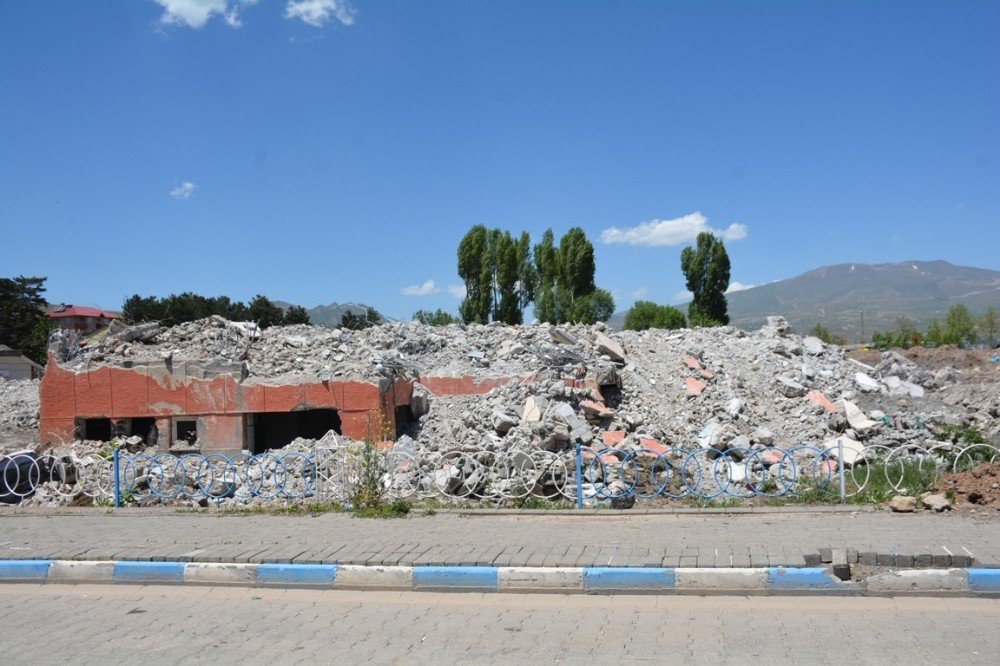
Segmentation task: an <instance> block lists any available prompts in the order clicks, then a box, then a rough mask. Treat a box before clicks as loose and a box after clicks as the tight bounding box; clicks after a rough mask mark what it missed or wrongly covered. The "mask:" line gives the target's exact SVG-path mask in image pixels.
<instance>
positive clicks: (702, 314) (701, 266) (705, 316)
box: [681, 232, 729, 326]
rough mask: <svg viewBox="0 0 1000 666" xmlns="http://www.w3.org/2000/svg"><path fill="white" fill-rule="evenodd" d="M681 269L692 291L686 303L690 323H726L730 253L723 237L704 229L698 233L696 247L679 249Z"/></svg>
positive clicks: (703, 324)
mask: <svg viewBox="0 0 1000 666" xmlns="http://www.w3.org/2000/svg"><path fill="white" fill-rule="evenodd" d="M681 270H683V271H684V278H685V280H686V283H687V288H688V291H690V292H691V294H692V298H691V304H690V305H688V319H689V320H690V322H691V325H692V326H721V325H725V324H728V323H729V314H728V312H727V307H728V306H727V303H726V289H728V288H729V255H728V254H727V253H726V248H725V245H723V243H722V240H720V239H718V238H716V237H715V236H714V235H712V234H710V233H707V232H702V233H700V234H698V238H697V240H696V242H695V247H694V248H691V247H686V248H684V250H683V251H682V252H681Z"/></svg>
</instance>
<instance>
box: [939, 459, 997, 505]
mask: <svg viewBox="0 0 1000 666" xmlns="http://www.w3.org/2000/svg"><path fill="white" fill-rule="evenodd" d="M934 489H935V490H937V491H938V492H943V493H954V496H955V502H956V503H958V504H961V503H963V502H964V503H968V504H976V505H978V506H990V507H997V508H998V509H1000V462H991V463H982V464H981V465H978V466H976V467H974V468H972V469H971V470H969V471H968V472H952V473H949V474H944V475H942V476H941V478H939V479H938V481H937V484H935V486H934Z"/></svg>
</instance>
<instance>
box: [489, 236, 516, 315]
mask: <svg viewBox="0 0 1000 666" xmlns="http://www.w3.org/2000/svg"><path fill="white" fill-rule="evenodd" d="M494 231H496V232H497V233H496V236H495V239H494V241H493V243H494V248H495V249H494V252H493V261H494V267H495V271H494V275H495V279H494V284H495V285H496V289H495V292H494V293H495V297H494V298H495V300H494V303H496V309H495V310H494V312H493V320H494V321H500V322H503V323H505V324H520V323H522V319H523V314H522V311H521V293H520V291H519V285H520V268H521V263H520V257H519V254H518V246H517V243H515V242H514V239H513V238H511V236H510V234H509V233H506V232H504V233H500V232H499V230H494Z"/></svg>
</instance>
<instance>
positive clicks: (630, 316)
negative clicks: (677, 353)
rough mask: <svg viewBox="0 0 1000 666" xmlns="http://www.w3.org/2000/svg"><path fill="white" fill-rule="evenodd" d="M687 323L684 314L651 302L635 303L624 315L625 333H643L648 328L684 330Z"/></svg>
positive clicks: (667, 306) (675, 309)
mask: <svg viewBox="0 0 1000 666" xmlns="http://www.w3.org/2000/svg"><path fill="white" fill-rule="evenodd" d="M686 325H687V321H686V320H685V318H684V313H683V312H681V311H680V310H678V309H677V308H674V307H670V306H669V305H657V304H656V303H653V302H652V301H636V302H635V304H634V305H633V306H632V307H631V308H629V310H628V312H626V313H625V324H624V328H625V330H627V331H645V330H646V329H650V328H667V329H676V328H684V327H685V326H686Z"/></svg>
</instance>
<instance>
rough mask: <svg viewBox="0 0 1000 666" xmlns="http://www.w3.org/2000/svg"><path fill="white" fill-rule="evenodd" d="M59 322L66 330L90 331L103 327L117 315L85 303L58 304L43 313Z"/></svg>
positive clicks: (116, 317)
mask: <svg viewBox="0 0 1000 666" xmlns="http://www.w3.org/2000/svg"><path fill="white" fill-rule="evenodd" d="M45 316H46V317H50V318H52V319H55V320H56V321H57V322H59V326H60V327H61V328H62V329H63V330H66V331H81V332H83V333H92V332H94V331H96V330H97V329H99V328H104V327H105V326H107V325H109V324H110V323H111V322H112V321H114V320H115V319H118V315H116V314H115V313H113V312H106V311H104V310H101V309H100V308H92V307H89V306H86V305H66V304H65V303H64V304H62V305H58V306H56V307H55V308H53V309H51V310H48V311H47V312H46V313H45Z"/></svg>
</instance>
